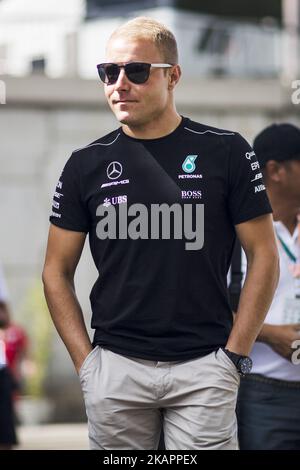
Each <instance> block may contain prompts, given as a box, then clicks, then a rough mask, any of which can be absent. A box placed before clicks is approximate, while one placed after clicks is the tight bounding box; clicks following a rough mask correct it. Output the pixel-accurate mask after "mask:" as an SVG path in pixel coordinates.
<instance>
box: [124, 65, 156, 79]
mask: <svg viewBox="0 0 300 470" xmlns="http://www.w3.org/2000/svg"><path fill="white" fill-rule="evenodd" d="M150 67H151V65H150V64H143V63H138V62H136V63H131V64H127V65H126V66H125V71H126V75H127V77H128V78H129V80H130V81H131V82H133V83H137V84H140V83H145V82H146V81H147V80H148V78H149V73H150Z"/></svg>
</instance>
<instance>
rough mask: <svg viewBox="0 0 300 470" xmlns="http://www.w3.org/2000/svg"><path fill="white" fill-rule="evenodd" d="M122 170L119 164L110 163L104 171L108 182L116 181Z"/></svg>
mask: <svg viewBox="0 0 300 470" xmlns="http://www.w3.org/2000/svg"><path fill="white" fill-rule="evenodd" d="M122 171H123V168H122V165H121V163H119V162H111V163H110V164H109V165H108V167H107V170H106V173H107V176H108V177H109V179H110V180H116V179H117V178H119V177H120V176H121V174H122Z"/></svg>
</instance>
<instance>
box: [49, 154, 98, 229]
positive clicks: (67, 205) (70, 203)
mask: <svg viewBox="0 0 300 470" xmlns="http://www.w3.org/2000/svg"><path fill="white" fill-rule="evenodd" d="M49 220H50V222H51V223H52V224H54V225H57V226H58V227H61V228H64V229H66V230H74V231H76V232H85V233H87V232H88V231H89V225H90V224H89V213H88V209H87V207H86V205H85V203H84V201H83V197H82V182H81V178H80V171H79V169H78V168H77V160H76V158H75V155H74V154H72V155H71V157H70V158H69V160H68V161H67V163H66V164H65V167H64V169H63V171H62V173H61V176H60V178H59V180H58V183H57V185H56V188H55V191H54V195H53V200H52V213H51V215H50V217H49Z"/></svg>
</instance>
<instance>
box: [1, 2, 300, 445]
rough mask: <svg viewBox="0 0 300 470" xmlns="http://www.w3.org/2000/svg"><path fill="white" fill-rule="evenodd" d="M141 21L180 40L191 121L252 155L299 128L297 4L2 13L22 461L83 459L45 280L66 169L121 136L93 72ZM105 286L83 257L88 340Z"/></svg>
mask: <svg viewBox="0 0 300 470" xmlns="http://www.w3.org/2000/svg"><path fill="white" fill-rule="evenodd" d="M138 15H147V16H152V17H154V18H156V19H158V20H159V21H162V22H163V23H165V24H166V25H167V26H168V27H169V28H170V29H171V30H172V31H173V33H174V34H175V36H176V38H177V41H178V46H179V57H180V63H181V65H182V69H183V77H182V80H181V84H180V85H179V86H178V89H177V108H178V111H179V112H180V113H181V114H183V115H187V116H189V117H191V118H192V119H195V120H197V121H200V122H203V123H205V124H208V125H212V126H217V127H221V128H225V129H231V130H233V131H238V132H240V133H241V134H242V135H244V136H245V137H246V138H247V139H248V140H249V142H252V139H253V137H254V136H255V135H256V134H257V133H258V132H259V131H260V130H261V129H262V128H263V127H265V126H267V125H268V124H270V123H272V122H275V121H277V122H280V121H281V122H282V121H288V122H291V123H294V124H296V125H299V126H300V92H299V89H300V0H252V1H251V2H241V1H238V0H226V2H222V3H221V2H217V1H213V0H185V1H183V0H140V1H137V0H63V1H62V0H51V1H50V0H43V2H38V1H37V0H0V236H1V238H0V241H1V242H0V263H1V264H2V268H3V274H4V278H5V280H6V284H7V296H8V299H9V305H10V309H11V314H12V317H13V320H14V321H15V322H16V323H18V324H19V325H21V326H22V327H23V328H24V330H25V331H26V334H27V336H28V358H29V363H27V366H25V367H23V369H22V368H21V373H23V374H24V377H23V382H24V383H23V387H22V393H21V395H20V396H19V398H18V399H17V400H16V409H17V413H18V420H19V423H20V425H19V432H18V434H19V440H20V446H19V448H33V449H34V448H36V449H37V448H77V449H78V448H87V436H86V425H85V421H86V417H85V412H84V408H83V402H82V395H81V390H80V387H79V381H78V378H77V376H76V374H75V370H74V368H73V366H72V363H71V361H70V359H69V357H68V355H67V353H66V350H65V348H64V346H63V344H62V342H61V341H60V339H59V338H58V335H57V334H56V332H55V331H54V328H53V326H52V324H51V321H50V316H49V314H48V311H47V307H46V305H45V301H44V297H43V289H42V283H41V271H42V266H43V261H44V254H45V248H46V242H47V233H48V226H49V222H48V217H49V214H50V209H51V200H52V193H53V191H54V188H55V185H56V183H57V180H58V177H59V175H60V173H61V170H62V168H63V166H64V164H65V162H66V160H67V158H68V157H69V156H70V154H71V153H72V151H73V150H74V149H76V148H78V147H81V146H84V145H86V144H88V143H89V142H91V141H93V140H95V139H97V138H99V137H100V136H102V135H104V134H105V133H107V132H109V131H111V130H112V129H114V128H115V127H117V126H118V123H117V122H116V121H115V118H114V116H113V115H112V113H111V112H110V110H109V108H108V106H107V105H106V102H105V99H104V94H103V86H102V84H101V83H100V81H99V80H98V75H97V70H96V64H97V63H99V62H101V61H102V59H104V49H105V43H106V40H107V39H108V37H109V35H110V34H111V33H112V31H113V30H114V29H115V28H116V27H117V26H118V25H119V24H121V23H123V22H124V21H126V20H127V19H130V18H132V17H135V16H138ZM95 280H96V271H95V268H94V266H93V261H92V258H91V256H90V254H89V250H88V244H87V246H86V247H85V250H84V253H83V257H82V259H81V262H80V265H79V268H78V272H77V275H76V289H77V294H78V297H79V300H80V303H81V305H82V308H83V311H84V314H85V318H86V323H87V326H88V327H89V325H90V317H91V312H90V305H89V293H90V290H91V286H92V284H93V283H94V281H95ZM28 364H29V365H28ZM22 371H23V372H22ZM70 423H72V425H70Z"/></svg>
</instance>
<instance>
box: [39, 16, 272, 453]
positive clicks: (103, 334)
mask: <svg viewBox="0 0 300 470" xmlns="http://www.w3.org/2000/svg"><path fill="white" fill-rule="evenodd" d="M106 57H107V58H106V62H105V63H103V64H99V65H98V72H99V75H100V78H101V80H102V81H104V83H105V84H104V90H105V95H106V98H107V101H108V103H109V105H110V107H111V109H112V111H113V113H114V114H115V116H116V118H117V120H118V121H119V122H120V123H121V127H120V128H119V129H117V130H116V131H114V132H112V133H110V134H108V135H107V136H105V137H103V138H100V139H98V140H97V141H95V142H93V143H92V144H90V145H88V146H87V147H84V148H82V149H79V150H77V151H75V152H73V154H72V156H71V157H70V159H69V160H68V162H67V164H66V166H65V168H64V171H63V173H62V176H61V178H60V180H59V182H58V186H57V189H56V193H55V197H54V202H53V213H52V216H51V217H50V220H51V223H52V224H51V227H50V233H49V241H48V248H47V255H46V261H45V267H44V272H43V280H44V285H45V295H46V298H47V302H48V305H49V309H50V311H51V315H52V317H53V321H54V323H55V325H56V327H57V329H58V331H59V333H60V335H61V337H62V339H63V341H64V342H65V344H66V347H67V348H68V350H69V353H70V355H71V357H72V359H73V362H74V365H75V368H76V370H77V372H78V373H79V377H80V381H81V385H82V389H83V394H84V400H85V405H86V411H87V416H88V425H89V438H90V446H91V448H92V449H156V448H157V445H158V440H159V435H160V428H161V416H163V429H164V436H165V445H166V449H236V448H237V430H236V416H235V404H236V397H237V390H238V386H239V380H240V376H239V372H238V369H237V367H239V368H240V369H241V368H243V370H244V371H246V369H247V368H248V369H250V359H249V358H248V357H247V356H248V353H249V351H250V349H251V347H252V344H253V342H254V340H255V338H256V336H257V334H258V332H259V331H260V328H261V325H262V322H263V320H264V317H265V313H266V311H267V309H268V307H269V305H270V302H271V300H272V296H273V292H274V290H275V287H276V284H277V278H278V258H277V248H276V241H275V236H274V233H273V227H272V220H271V215H270V213H271V207H270V205H269V202H268V199H267V196H266V192H265V190H264V187H263V184H262V180H261V179H259V180H258V182H252V181H251V180H254V179H255V175H256V174H257V171H258V163H257V162H256V161H255V157H254V156H253V152H252V149H251V148H250V147H249V145H248V144H247V142H246V141H245V140H244V139H243V138H242V137H241V136H240V135H239V134H236V133H234V132H229V131H223V130H220V129H216V128H212V127H208V126H204V125H201V124H198V123H196V122H192V121H191V120H189V119H188V118H184V117H182V116H180V115H179V114H178V113H177V111H176V108H175V104H174V89H175V86H176V85H177V83H178V81H179V79H180V75H181V70H180V66H179V65H178V57H177V45H176V41H175V38H174V36H173V34H172V33H171V32H170V31H169V30H168V29H166V28H165V26H164V25H162V24H160V23H159V22H157V21H155V20H152V19H150V18H145V17H141V18H136V19H134V20H131V21H129V22H128V23H126V24H125V25H123V26H121V27H120V28H118V29H117V30H116V31H115V32H114V33H113V34H112V36H111V38H110V39H109V41H108V44H107V50H106ZM158 205H162V206H163V207H161V213H160V216H162V217H161V219H162V223H163V226H162V227H161V226H159V224H158V222H157V219H156V218H155V211H157V206H158ZM203 207H204V215H203ZM168 208H172V209H173V213H172V217H169V219H172V223H173V222H174V227H173V228H172V236H171V235H170V232H171V230H170V224H169V225H168V224H167V222H170V220H166V219H167V217H168ZM105 211H107V213H106V212H105ZM183 211H184V213H182V212H183ZM169 212H170V211H169ZM105 214H106V215H105ZM137 214H139V215H137ZM166 214H167V215H166ZM134 216H136V217H134ZM169 216H170V213H169ZM114 217H115V219H117V222H118V227H117V226H116V225H117V224H114V222H115V219H114ZM203 219H204V224H203ZM178 220H179V222H178ZM199 221H200V222H199ZM181 222H183V225H184V235H183V233H182V232H183V230H182V224H181ZM150 223H151V234H150V235H149V225H150ZM191 223H192V225H193V227H194V226H195V224H196V227H197V229H196V230H195V231H193V230H191ZM167 225H168V227H167ZM124 226H125V228H124ZM173 229H174V230H173ZM192 232H193V233H192ZM236 232H237V234H238V237H239V239H240V240H241V243H242V245H243V246H244V248H245V251H246V253H247V256H248V261H249V270H248V277H247V281H246V284H245V287H244V289H243V293H242V296H241V302H240V308H239V311H238V314H237V320H236V322H235V326H234V328H233V329H232V331H231V328H232V313H231V309H230V305H229V301H228V296H227V287H226V274H227V271H228V267H229V264H230V257H231V253H232V248H233V245H234V241H235V233H236ZM86 233H89V239H90V246H91V251H92V255H93V258H94V261H95V263H96V266H97V269H98V270H99V279H98V280H97V282H96V283H95V285H94V287H93V289H92V292H91V296H90V298H91V304H92V311H93V317H92V327H93V328H94V329H95V336H94V340H93V344H92V345H91V342H90V339H89V337H88V334H87V331H86V328H85V325H84V321H83V316H82V312H81V309H80V306H79V304H78V301H77V298H76V295H75V289H74V273H75V269H76V266H77V263H78V261H79V258H80V255H81V250H82V247H83V244H84V240H85V237H86ZM191 234H192V235H193V237H194V238H195V240H194V241H193V242H191V241H190V240H191V239H193V237H192V236H190V235H191ZM224 346H226V348H227V349H228V350H230V351H231V352H232V354H231V353H230V352H228V353H226V352H225V351H224V350H223V349H221V348H222V347H224ZM234 353H235V354H234ZM227 354H228V355H227ZM229 356H231V359H230V358H229ZM233 361H234V362H235V363H236V364H237V367H236V366H235V365H234V363H233ZM238 362H239V364H238Z"/></svg>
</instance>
